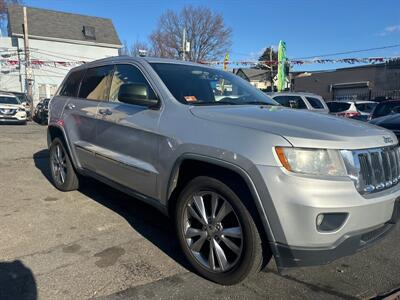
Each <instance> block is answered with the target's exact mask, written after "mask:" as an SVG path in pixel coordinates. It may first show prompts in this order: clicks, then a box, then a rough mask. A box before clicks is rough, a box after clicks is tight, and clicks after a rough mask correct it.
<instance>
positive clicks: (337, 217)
mask: <svg viewBox="0 0 400 300" xmlns="http://www.w3.org/2000/svg"><path fill="white" fill-rule="evenodd" d="M347 216H348V214H347V213H325V214H319V215H318V216H317V219H316V225H317V230H318V231H320V232H332V231H336V230H338V229H339V228H340V227H342V226H343V224H344V222H345V221H346V219H347Z"/></svg>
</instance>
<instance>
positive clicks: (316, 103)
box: [306, 97, 324, 108]
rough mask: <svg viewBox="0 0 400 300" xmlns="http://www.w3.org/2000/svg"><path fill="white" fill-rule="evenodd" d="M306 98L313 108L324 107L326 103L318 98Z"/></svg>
mask: <svg viewBox="0 0 400 300" xmlns="http://www.w3.org/2000/svg"><path fill="white" fill-rule="evenodd" d="M306 99H307V101H308V102H309V103H310V104H311V106H312V107H313V108H324V105H323V104H322V102H321V100H319V99H318V98H314V97H306Z"/></svg>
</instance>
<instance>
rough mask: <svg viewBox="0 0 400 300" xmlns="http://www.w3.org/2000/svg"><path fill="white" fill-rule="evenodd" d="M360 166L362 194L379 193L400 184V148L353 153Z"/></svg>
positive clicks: (359, 183)
mask: <svg viewBox="0 0 400 300" xmlns="http://www.w3.org/2000/svg"><path fill="white" fill-rule="evenodd" d="M352 153H353V157H354V160H355V161H356V162H358V165H359V182H358V184H357V189H358V190H359V192H360V193H372V192H378V191H380V190H384V189H387V188H390V187H392V186H394V185H395V184H397V183H399V182H400V150H399V146H390V147H384V148H376V149H366V150H356V151H352Z"/></svg>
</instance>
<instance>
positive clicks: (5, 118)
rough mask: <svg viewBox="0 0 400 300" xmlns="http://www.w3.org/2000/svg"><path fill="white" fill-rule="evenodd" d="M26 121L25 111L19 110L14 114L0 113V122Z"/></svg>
mask: <svg viewBox="0 0 400 300" xmlns="http://www.w3.org/2000/svg"><path fill="white" fill-rule="evenodd" d="M24 121H26V112H25V111H19V112H17V113H15V114H14V115H0V122H24Z"/></svg>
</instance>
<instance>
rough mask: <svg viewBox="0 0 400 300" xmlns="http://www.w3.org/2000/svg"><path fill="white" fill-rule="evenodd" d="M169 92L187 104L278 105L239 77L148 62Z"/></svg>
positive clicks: (208, 70) (211, 70)
mask: <svg viewBox="0 0 400 300" xmlns="http://www.w3.org/2000/svg"><path fill="white" fill-rule="evenodd" d="M151 66H152V67H153V69H154V70H155V71H156V72H157V74H158V76H160V78H161V80H162V81H163V82H164V84H165V85H166V86H167V88H168V89H169V91H170V92H171V94H172V95H173V96H174V97H175V98H176V99H177V100H178V101H179V102H181V103H184V104H190V105H218V104H228V105H241V104H265V105H279V104H278V103H277V102H275V101H274V100H272V99H271V98H270V97H268V96H267V95H265V94H264V93H263V92H261V91H259V90H257V89H256V88H254V87H253V86H251V85H250V84H249V83H247V82H245V81H243V80H242V79H241V78H240V77H238V76H236V75H233V74H231V73H228V72H224V71H220V70H217V69H212V68H207V67H202V66H192V65H180V64H169V63H168V64H167V63H152V64H151Z"/></svg>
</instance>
